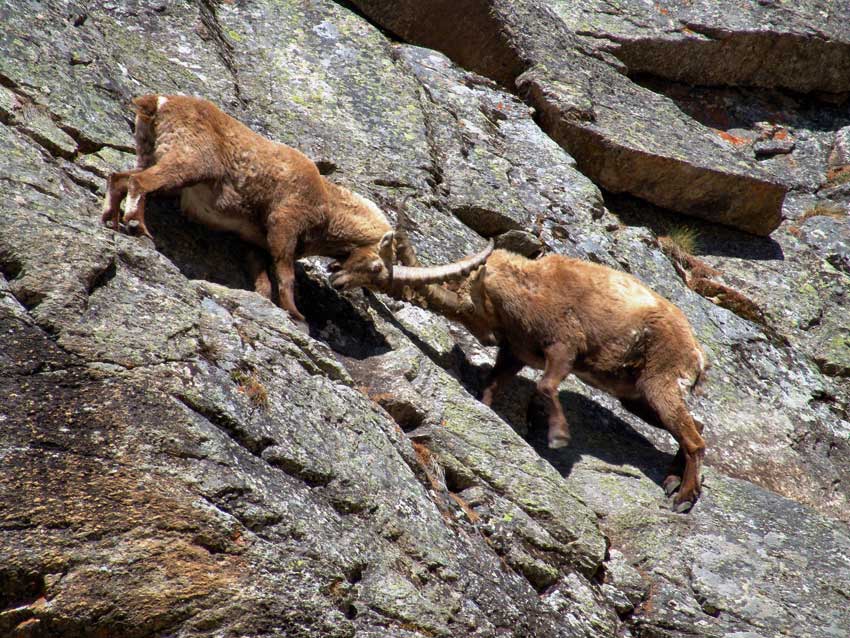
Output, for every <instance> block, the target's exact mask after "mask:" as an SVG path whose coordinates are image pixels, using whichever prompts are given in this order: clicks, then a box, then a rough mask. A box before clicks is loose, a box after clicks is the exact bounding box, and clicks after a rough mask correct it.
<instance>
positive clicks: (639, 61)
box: [0, 0, 850, 638]
mask: <svg viewBox="0 0 850 638" xmlns="http://www.w3.org/2000/svg"><path fill="white" fill-rule="evenodd" d="M96 4H97V8H94V7H93V3H75V2H65V1H60V0H48V1H45V2H30V1H26V2H20V1H14V2H13V1H11V0H10V1H0V24H2V25H3V27H2V29H0V142H2V147H3V149H4V150H3V153H2V154H0V274H2V277H0V334H2V335H3V337H2V341H0V384H2V391H1V392H0V396H2V400H0V454H2V459H3V471H2V472H0V504H2V506H0V634H2V635H9V636H30V637H55V636H63V637H66V638H75V637H83V636H127V637H142V636H184V637H191V636H250V637H256V638H260V637H270V636H340V637H342V636H354V635H357V636H363V637H376V638H377V637H378V636H393V637H404V636H411V637H412V636H482V637H483V636H506V635H507V636H517V637H520V636H594V637H595V636H612V637H613V636H718V637H720V636H735V637H737V638H745V637H746V638H753V637H756V636H764V637H767V636H776V635H788V636H819V637H820V636H823V637H835V638H837V637H840V636H845V635H847V631H848V627H850V611H848V610H850V604H848V600H850V531H848V527H847V524H848V521H850V471H848V469H849V468H850V442H848V439H850V422H849V418H848V399H850V381H848V378H850V341H848V339H850V336H848V327H850V314H849V313H848V307H850V298H848V297H850V252H848V245H850V230H849V229H850V224H848V204H850V177H849V176H850V110H848V109H850V103H848V97H847V93H848V91H850V30H848V24H850V14H848V10H847V8H845V7H844V6H843V5H842V4H841V3H832V2H818V1H816V0H809V1H808V2H805V3H802V4H800V3H797V4H796V5H795V6H794V7H793V8H792V7H791V6H790V5H788V4H787V3H779V2H762V1H759V2H755V1H752V2H744V3H738V4H739V5H741V6H738V5H735V6H734V7H732V6H729V7H725V6H721V5H726V4H730V3H716V2H708V1H706V2H702V1H700V2H684V1H681V2H678V1H671V2H667V3H664V4H663V5H659V4H655V5H653V4H647V3H643V2H637V1H634V2H632V1H628V2H619V3H616V4H610V3H603V2H590V1H588V2H573V3H566V2H560V1H558V0H523V1H521V2H516V1H513V2H507V1H502V0H491V1H488V2H484V1H483V0H453V1H452V2H447V1H441V0H403V1H400V2H396V3H383V2H372V1H371V0H355V1H354V2H344V3H342V2H340V3H333V2H330V1H329V0H327V1H326V0H305V1H301V0H299V1H291V2H271V1H270V0H268V1H267V0H256V1H248V0H245V1H242V0H237V1H235V2H229V1H228V2H216V1H213V0H198V1H197V2H177V1H171V0H164V1H159V2H141V1H139V2H105V3H96ZM89 5H92V6H89ZM420 47H429V48H420ZM146 92H157V93H170V92H182V93H187V94H195V95H201V96H204V97H207V98H209V99H211V100H213V101H215V102H216V103H217V104H219V105H220V106H221V107H222V108H224V109H225V110H227V111H228V112H230V113H231V114H233V115H234V116H235V117H237V118H239V119H241V120H242V121H244V122H245V123H247V124H248V125H250V126H251V127H252V128H254V129H255V130H257V131H259V132H262V133H263V134H265V135H267V136H269V137H271V138H272V139H276V140H279V141H282V142H285V143H288V144H290V145H292V146H295V147H297V148H299V149H301V150H303V151H304V152H306V153H307V154H308V155H309V156H310V157H311V158H313V159H314V160H315V161H316V162H317V163H318V164H319V166H320V167H321V169H322V170H323V172H325V173H326V174H328V175H329V178H330V179H332V180H334V181H336V182H338V183H340V184H344V185H346V186H349V187H351V188H353V189H355V190H357V191H358V192H361V193H363V194H364V195H367V196H370V197H372V198H374V199H376V200H378V201H386V202H393V201H399V200H401V199H403V198H404V197H405V196H408V195H409V196H410V198H409V199H408V204H407V211H408V213H407V217H408V218H409V219H408V221H407V222H406V223H407V225H408V229H409V231H410V233H411V235H412V237H413V240H414V243H415V245H416V247H417V250H418V252H419V254H420V256H421V257H422V258H423V260H424V261H432V262H433V261H442V260H445V259H449V258H455V257H458V256H460V255H462V254H465V253H468V252H469V251H471V250H472V249H474V248H476V247H478V246H480V245H481V244H482V243H483V240H482V239H481V237H482V236H485V237H489V236H497V237H498V241H499V243H500V244H503V245H506V246H509V247H512V248H513V249H515V250H518V251H521V252H524V253H526V254H534V253H537V252H540V251H541V250H546V251H556V252H560V253H563V254H568V255H573V256H579V257H583V258H586V259H591V260H594V261H598V262H602V263H606V264H609V265H611V266H614V267H618V268H624V269H626V270H628V271H630V272H632V273H634V274H636V275H637V276H639V277H640V278H642V279H643V280H645V281H647V282H648V283H649V284H651V285H652V286H653V287H654V288H655V289H656V290H658V291H659V292H661V293H662V294H664V295H666V296H667V297H669V298H670V299H671V300H673V301H674V302H676V303H677V304H679V305H680V307H682V309H683V310H684V311H685V313H686V314H687V315H688V317H689V319H690V320H691V322H692V324H693V325H694V328H695V331H696V333H697V335H698V337H699V339H700V340H701V342H702V343H703V344H704V345H705V348H706V350H707V351H708V353H709V355H710V358H711V361H712V366H713V367H712V370H711V373H710V378H709V383H708V384H707V387H706V392H705V394H704V395H703V396H702V397H700V398H699V399H698V401H697V403H696V404H695V406H694V412H695V414H696V415H697V416H698V417H699V418H700V420H702V421H703V422H704V423H705V425H706V435H707V440H708V444H709V451H708V456H707V458H706V462H707V468H706V470H705V487H704V493H703V497H702V499H701V500H700V501H699V503H698V504H697V506H696V507H695V508H694V510H693V511H692V512H691V513H690V514H688V515H678V514H674V513H672V512H671V511H670V510H669V503H668V502H667V500H666V499H665V497H664V495H663V491H662V490H661V488H660V486H659V483H660V481H661V479H662V478H663V472H664V469H665V468H666V466H667V464H668V463H669V461H670V458H671V454H672V452H673V451H674V446H673V444H672V441H671V439H670V437H669V435H667V434H666V433H665V432H662V431H657V430H653V429H652V428H650V427H648V426H647V425H646V424H644V423H643V422H641V421H640V420H638V419H636V418H635V417H633V416H631V415H630V414H628V413H626V412H624V411H623V410H622V409H621V408H620V406H619V404H618V403H617V402H616V401H614V400H612V399H611V398H609V397H607V396H605V395H602V394H600V393H598V392H596V391H594V390H592V389H589V388H587V387H585V386H583V385H581V384H580V383H578V382H576V381H569V382H568V383H566V384H565V386H564V389H563V392H562V400H563V403H564V405H565V409H566V410H567V413H568V418H569V419H570V422H571V425H572V430H573V441H572V444H571V446H570V447H569V448H567V449H563V450H552V451H550V450H548V449H546V446H545V433H544V430H543V429H542V422H541V415H540V409H539V407H538V405H537V404H536V402H535V401H533V400H531V401H529V399H530V398H531V397H532V395H533V379H534V373H532V372H530V371H526V372H525V373H524V375H523V376H522V377H520V378H519V379H518V380H517V381H516V382H515V383H514V386H513V388H512V391H511V392H510V393H509V395H508V396H506V397H503V400H502V401H501V402H500V404H499V405H497V406H496V408H497V409H496V411H495V412H493V411H491V410H489V409H487V408H485V407H483V406H482V405H481V404H480V403H479V402H478V401H476V399H475V398H474V397H475V393H476V391H477V390H478V389H479V388H480V385H481V380H482V378H483V377H484V375H485V374H486V371H487V369H488V367H489V366H490V365H491V364H492V352H489V351H487V350H485V349H482V348H481V347H480V346H478V345H476V343H475V342H474V340H473V339H472V338H471V337H469V336H468V335H466V334H465V333H464V331H463V330H462V329H460V328H457V327H455V326H450V325H449V324H447V323H446V322H445V321H444V320H442V319H440V318H439V317H436V316H434V315H431V314H429V313H427V312H426V311H424V310H421V309H419V308H416V307H412V306H409V305H406V304H404V303H401V302H397V301H393V300H390V299H387V298H384V297H381V296H375V295H372V294H368V293H362V292H357V293H351V294H347V295H345V296H340V295H338V294H337V293H335V292H334V291H332V290H331V289H330V288H329V287H328V285H327V279H326V276H325V273H324V269H323V267H322V266H321V265H320V264H319V263H318V262H310V263H304V264H303V267H302V268H301V270H300V272H299V281H298V286H299V287H298V303H299V305H300V307H301V308H302V310H304V311H305V314H306V315H307V317H308V320H309V324H310V334H309V336H308V335H305V334H303V333H302V332H300V331H298V330H297V329H296V328H295V326H293V324H292V323H291V322H290V321H289V319H288V318H287V316H286V315H285V314H284V313H282V312H281V311H280V310H279V309H277V308H275V307H274V306H272V305H271V304H269V303H268V302H266V301H265V300H263V299H262V298H260V297H259V296H258V295H256V294H255V293H253V292H249V291H247V290H245V288H246V287H247V284H248V281H247V276H246V273H245V270H244V267H243V260H244V251H245V247H244V246H243V245H242V244H241V243H240V242H239V241H237V240H236V239H234V238H233V237H229V236H227V235H219V234H215V233H212V232H210V231H208V230H206V229H204V228H200V227H196V226H193V225H192V224H190V223H188V222H186V221H185V220H183V219H182V218H181V217H180V216H179V214H178V212H177V206H176V202H175V201H174V200H173V199H169V198H167V197H162V198H158V199H156V200H154V201H153V202H152V204H151V206H150V208H149V219H150V227H151V230H152V232H153V234H154V236H155V238H156V239H155V243H154V242H151V241H149V240H147V239H141V238H135V237H130V236H126V235H118V234H116V233H114V232H113V231H111V230H108V229H105V228H102V227H100V226H99V224H98V220H99V208H100V200H101V198H102V196H103V192H104V185H105V177H106V175H107V174H108V173H109V172H110V171H113V170H118V169H123V168H126V167H129V166H131V165H132V163H133V155H132V152H133V148H132V133H131V118H130V113H129V111H128V109H127V105H128V103H129V100H130V98H131V97H132V96H134V95H137V94H140V93H146ZM694 233H698V235H697V241H696V245H695V246H694V245H691V244H693V242H692V241H690V240H689V239H688V238H689V237H690V238H691V239H692V238H693V235H694ZM523 438H525V439H526V440H523Z"/></svg>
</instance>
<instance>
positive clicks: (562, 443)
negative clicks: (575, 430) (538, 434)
mask: <svg viewBox="0 0 850 638" xmlns="http://www.w3.org/2000/svg"><path fill="white" fill-rule="evenodd" d="M569 444H570V437H568V436H555V437H552V438H551V439H549V449H551V450H557V449H559V448H562V447H567V446H568V445H569Z"/></svg>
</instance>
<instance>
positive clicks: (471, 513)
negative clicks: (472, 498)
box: [449, 492, 481, 523]
mask: <svg viewBox="0 0 850 638" xmlns="http://www.w3.org/2000/svg"><path fill="white" fill-rule="evenodd" d="M449 496H451V497H452V500H453V501H454V502H455V503H457V504H458V507H460V509H462V510H463V513H464V514H466V518H468V519H469V522H470V523H477V522H478V521H480V520H481V517H480V516H479V515H478V514H477V513H476V511H475V510H474V509H472V506H471V505H470V504H469V503H467V502H466V501H465V500H463V499H462V498H461V497H460V496H459V495H458V494H455V493H454V492H449Z"/></svg>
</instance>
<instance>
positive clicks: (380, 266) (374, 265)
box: [369, 261, 384, 273]
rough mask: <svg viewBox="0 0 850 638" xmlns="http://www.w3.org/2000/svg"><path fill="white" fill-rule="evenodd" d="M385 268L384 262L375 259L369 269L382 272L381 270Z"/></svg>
mask: <svg viewBox="0 0 850 638" xmlns="http://www.w3.org/2000/svg"><path fill="white" fill-rule="evenodd" d="M383 268H384V264H382V263H381V262H380V261H373V262H372V265H371V266H370V267H369V270H371V271H372V272H375V273H378V272H381V270H383Z"/></svg>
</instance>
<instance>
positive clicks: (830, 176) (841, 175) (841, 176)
mask: <svg viewBox="0 0 850 638" xmlns="http://www.w3.org/2000/svg"><path fill="white" fill-rule="evenodd" d="M826 181H827V183H828V184H829V185H833V184H843V183H844V182H848V181H850V165H848V164H843V165H842V166H835V167H834V168H830V169H829V170H828V171H827V172H826Z"/></svg>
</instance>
